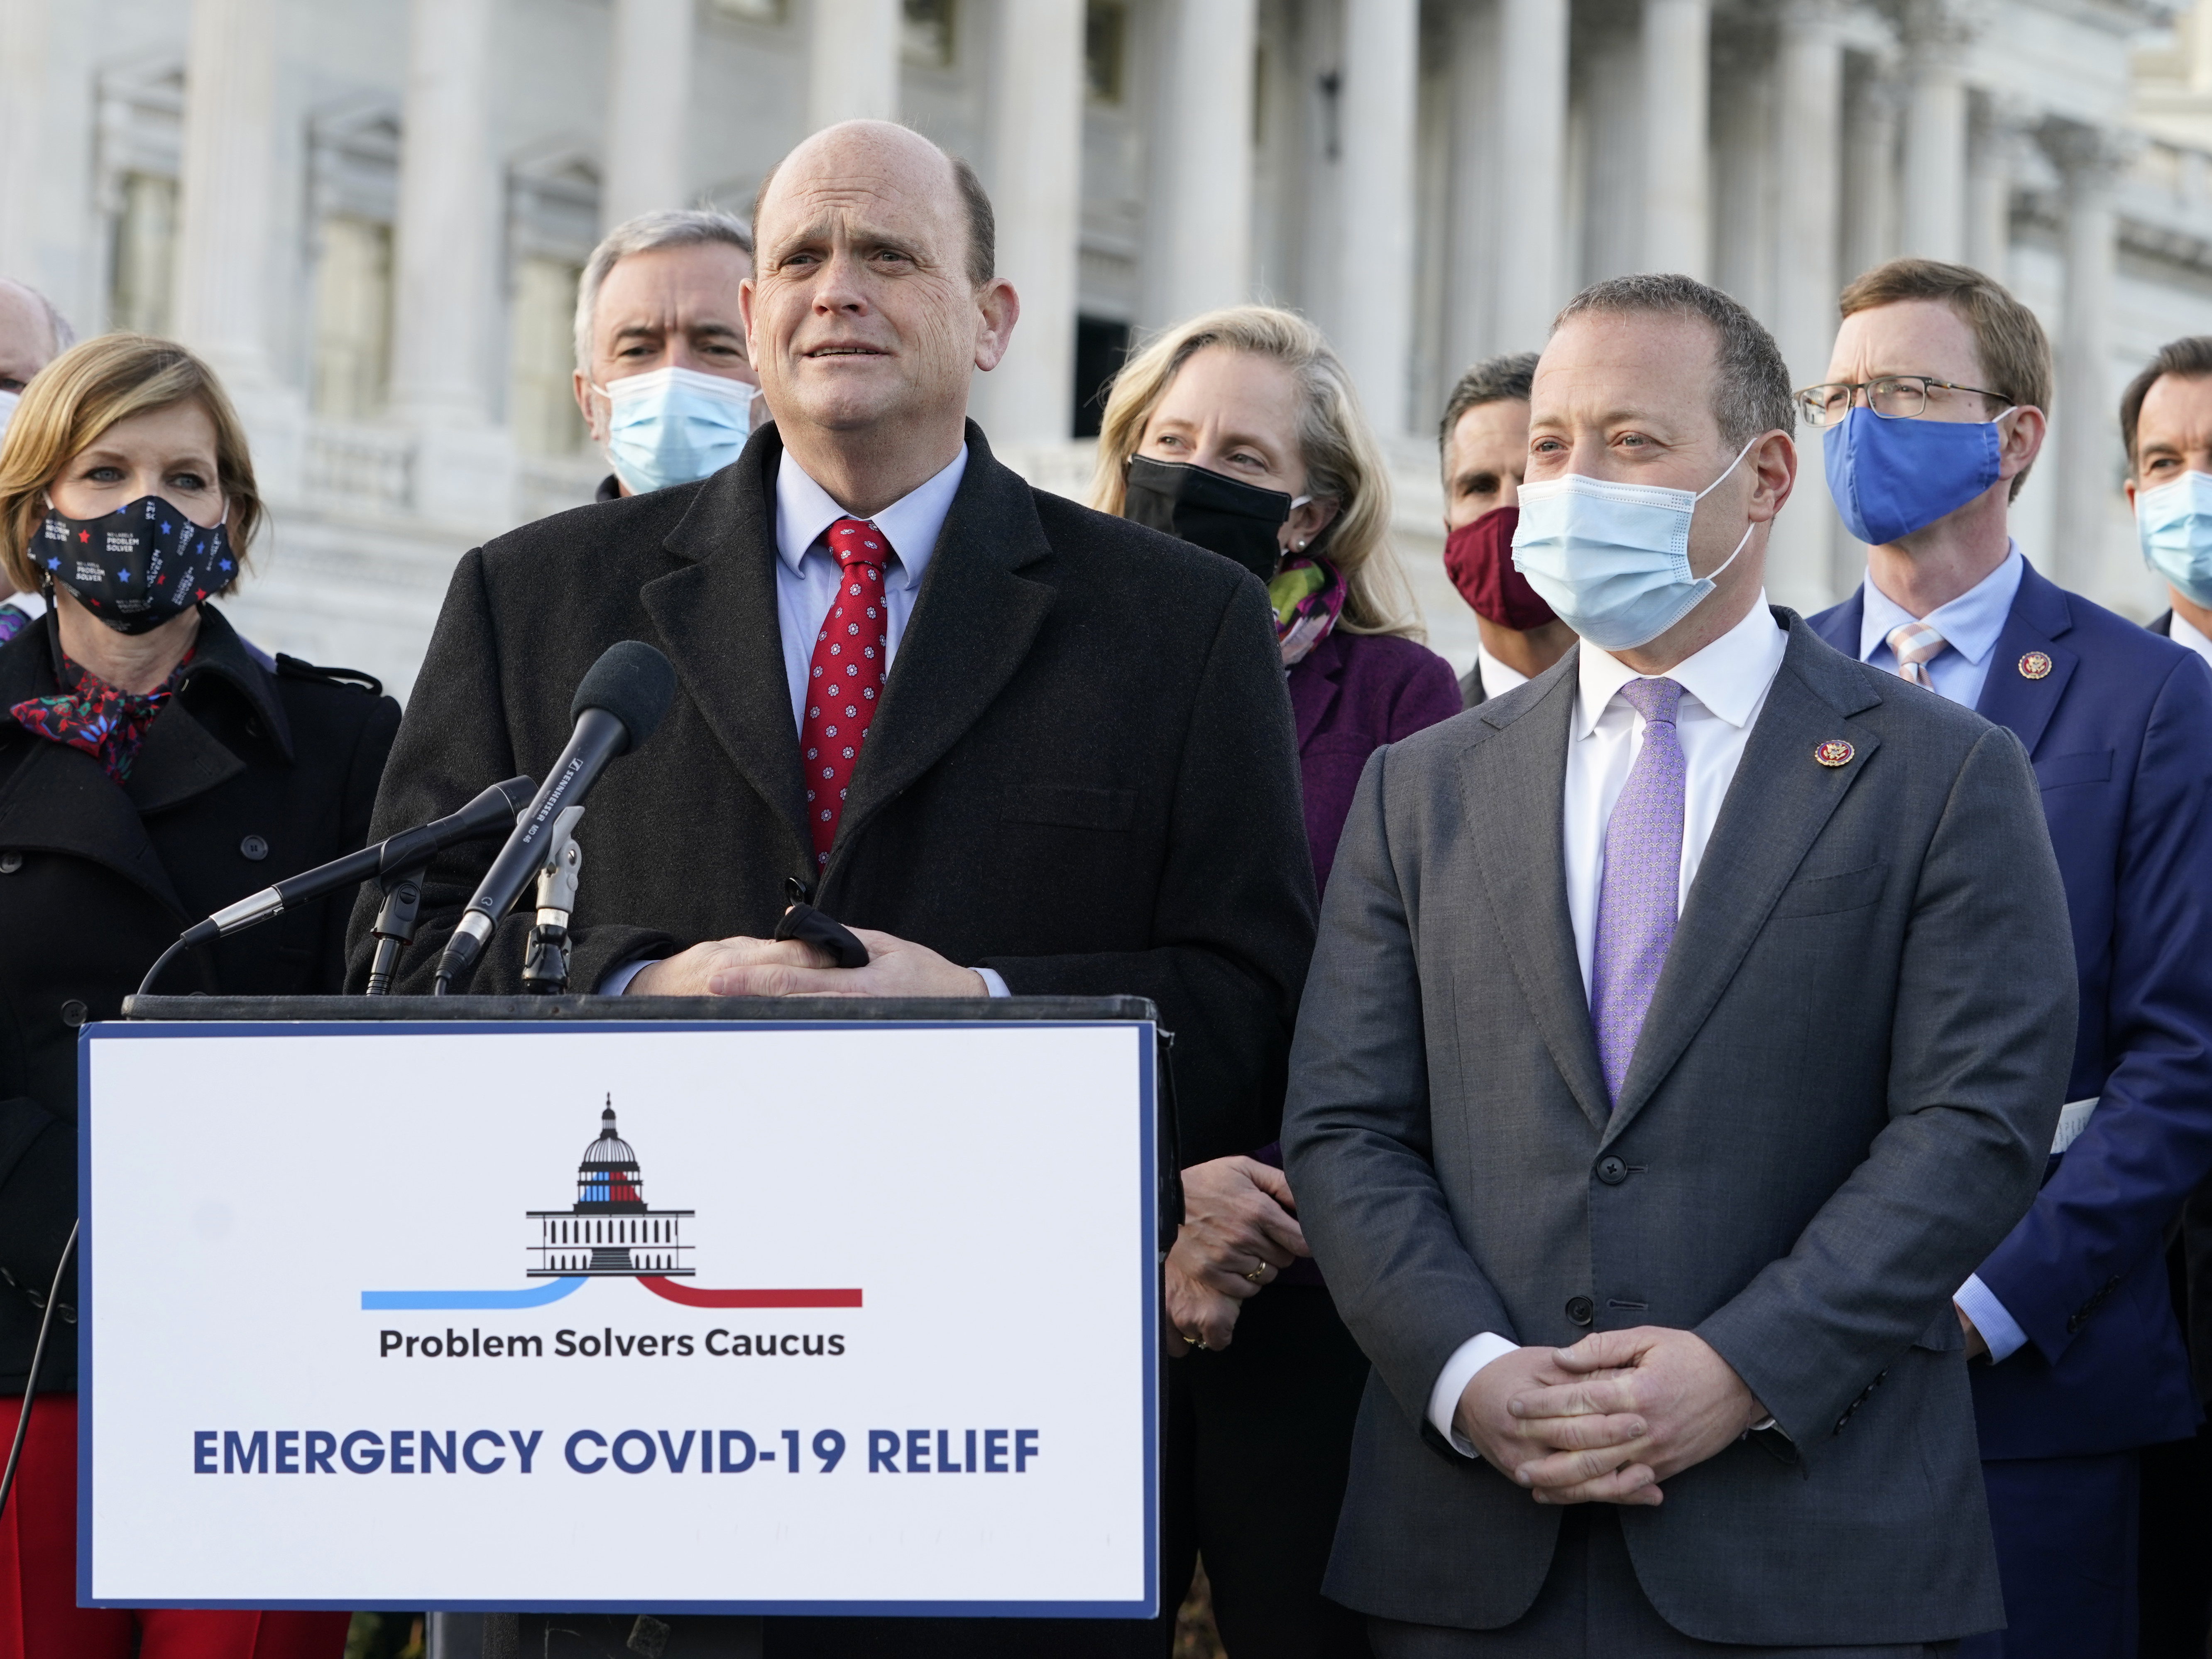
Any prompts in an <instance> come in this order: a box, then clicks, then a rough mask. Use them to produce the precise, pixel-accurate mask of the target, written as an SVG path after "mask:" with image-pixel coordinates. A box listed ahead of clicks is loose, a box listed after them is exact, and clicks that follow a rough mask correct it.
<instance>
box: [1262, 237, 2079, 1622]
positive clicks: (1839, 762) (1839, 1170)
mask: <svg viewBox="0 0 2212 1659" xmlns="http://www.w3.org/2000/svg"><path fill="white" fill-rule="evenodd" d="M1794 424H1795V411H1794V409H1793V405H1792V402H1791V397H1790V380H1789V377H1788V373H1787V370H1786V369H1785V368H1784V363H1783V361H1782V356H1781V353H1780V352H1779V351H1778V349H1776V347H1775V344H1774V342H1773V340H1772V338H1771V337H1770V336H1769V335H1768V334H1767V332H1766V331H1765V329H1763V328H1761V327H1760V326H1759V324H1758V323H1757V322H1756V321H1754V320H1753V319H1752V317H1751V316H1750V314H1749V313H1747V312H1746V311H1745V310H1744V309H1743V307H1741V306H1740V305H1738V304H1737V303H1736V302H1735V301H1733V300H1731V299H1729V297H1728V296H1727V295H1724V294H1722V293H1719V292H1718V291H1717V290H1716V289H1711V288H1707V287H1706V286H1705V284H1703V283H1698V282H1694V281H1692V280H1691V279H1690V278H1688V277H1686V276H1658V275H1650V276H1628V277H1621V278H1617V279H1615V280H1613V281H1611V282H1607V283H1599V284H1598V285H1597V286H1595V288H1592V289H1589V290H1587V291H1586V292H1585V293H1583V295H1581V296H1580V297H1579V298H1577V300H1575V301H1573V302H1572V303H1571V304H1570V305H1569V306H1568V307H1567V308H1566V310H1565V312H1563V313H1561V314H1560V317H1559V321H1558V323H1557V324H1556V325H1555V326H1554V328H1553V334H1552V337H1551V341H1550V343H1548V345H1547V347H1546V348H1545V350H1544V353H1543V356H1542V358H1541V361H1540V362H1539V363H1538V365H1537V368H1536V373H1535V376H1534V383H1533V386H1532V387H1531V392H1530V404H1529V435H1530V436H1529V446H1528V477H1527V480H1526V482H1525V483H1523V484H1522V487H1521V490H1520V506H1521V520H1520V525H1519V528H1518V530H1517V532H1516V535H1515V538H1514V558H1515V563H1516V566H1517V568H1519V570H1520V571H1521V573H1522V574H1524V575H1525V576H1526V577H1527V578H1528V581H1529V583H1530V584H1531V586H1533V587H1534V589H1535V591H1536V592H1537V593H1538V594H1540V595H1541V597H1542V599H1544V601H1545V603H1546V604H1547V605H1550V606H1551V608H1552V609H1553V611H1556V612H1557V613H1558V614H1559V617H1560V618H1561V619H1562V620H1563V621H1565V623H1567V624H1568V625H1569V626H1570V627H1571V628H1572V629H1574V631H1575V632H1576V634H1577V635H1579V643H1578V644H1577V645H1576V646H1575V647H1573V648H1571V649H1570V650H1569V651H1568V653H1567V654H1566V655H1565V657H1564V658H1563V659H1561V660H1560V661H1559V663H1558V664H1557V665H1555V666H1553V668H1551V669H1550V670H1548V671H1546V672H1545V673H1543V674H1541V675H1539V676H1537V677H1536V678H1534V679H1533V680H1531V681H1529V682H1528V684H1525V685H1522V686H1518V687H1516V688H1515V689H1514V690H1510V691H1508V692H1506V693H1504V695H1503V696H1494V697H1492V698H1490V699H1489V700H1488V701H1486V702H1484V703H1482V704H1481V705H1480V706H1479V707H1478V708H1475V709H1474V710H1473V711H1472V712H1470V713H1469V714H1467V715H1466V716H1464V717H1463V718H1462V719H1459V720H1449V721H1446V722H1445V723H1444V724H1443V725H1442V726H1431V728H1430V729H1429V730H1428V731H1426V732H1419V733H1417V734H1415V735H1414V736H1413V737H1412V738H1407V740H1406V741H1405V742H1403V743H1400V744H1392V745H1391V746H1389V748H1386V749H1383V750H1378V751H1376V755H1375V756H1374V757H1373V758H1372V759H1371V760H1370V762H1369V763H1368V767H1367V771H1366V775H1365V776H1364V778H1363V779H1362V780H1361V782H1360V786H1359V793H1358V798H1357V799H1356V800H1355V802H1354V804H1353V806H1352V814H1351V817H1350V820H1349V822H1348V823H1347V824H1346V829H1345V832H1344V840H1343V842H1342V844H1341V846H1340V848H1339V850H1338V853H1337V862H1336V866H1335V871H1334V874H1333V875H1332V877H1331V878H1330V881H1329V886H1328V897H1327V902H1325V904H1324V905H1323V907H1322V921H1321V935H1320V940H1319V943H1318V945H1317V946H1316V951H1315V955H1314V959H1313V965H1312V968H1311V969H1310V973H1309V975H1308V977H1307V981H1306V994H1305V996H1304V1000H1303V1002H1302V1005H1301V1013H1300V1017H1299V1021H1298V1026H1297V1036H1296V1039H1295V1042H1294V1044H1293V1047H1292V1050H1291V1070H1290V1077H1291V1084H1290V1096H1289V1100H1288V1103H1287V1104H1286V1106H1285V1114H1284V1123H1283V1146H1284V1151H1285V1153H1286V1154H1287V1155H1288V1164H1289V1174H1290V1177H1291V1183H1292V1185H1293V1186H1294V1187H1295V1188H1297V1194H1298V1199H1299V1204H1298V1219H1299V1221H1300V1222H1301V1223H1302V1224H1303V1225H1304V1228H1305V1231H1306V1237H1307V1239H1308V1241H1309V1242H1310V1243H1311V1245H1312V1247H1313V1251H1314V1255H1315V1258H1316V1261H1318V1262H1319V1263H1320V1264H1321V1267H1322V1271H1323V1272H1325V1273H1327V1274H1328V1282H1329V1285H1330V1287H1331V1289H1332V1290H1334V1291H1335V1293H1336V1297H1337V1306H1338V1308H1339V1310H1340V1312H1341V1313H1342V1314H1343V1316H1344V1319H1345V1322H1346V1324H1348V1325H1349V1326H1350V1327H1351V1328H1352V1334H1354V1335H1355V1336H1356V1337H1358V1340H1359V1345H1360V1346H1361V1347H1362V1348H1364V1350H1365V1351H1366V1352H1367V1354H1368V1356H1369V1358H1371V1359H1372V1360H1373V1361H1374V1364H1375V1370H1374V1374H1373V1376H1372V1377H1371V1378H1370V1382H1369V1383H1368V1389H1367V1395H1366V1398H1365V1400H1364V1401H1363V1402H1362V1407H1361V1412H1360V1417H1359V1422H1358V1429H1357V1431H1356V1433H1355V1438H1354V1441H1353V1446H1352V1476H1351V1481H1350V1485H1349V1487H1348V1489H1347V1491H1346V1497H1345V1504H1344V1511H1343V1516H1342V1518H1341V1520H1340V1522H1339V1524H1338V1528H1337V1534H1336V1547H1335V1550H1334V1555H1333V1556H1332V1559H1331V1560H1330V1564H1329V1571H1328V1577H1327V1579H1326V1581H1325V1582H1324V1584H1323V1589H1324V1590H1325V1591H1326V1593H1327V1594H1328V1595H1329V1596H1331V1597H1332V1598H1333V1599H1334V1600H1336V1601H1341V1602H1343V1603H1345V1604H1346V1605H1347V1606H1350V1607H1357V1608H1359V1609H1360V1610H1362V1611H1364V1612H1365V1613H1369V1614H1370V1638H1371V1640H1372V1642H1373V1644H1374V1648H1375V1650H1376V1653H1377V1654H1378V1655H1380V1656H1382V1659H1400V1656H1421V1659H1431V1656H1448V1655H1449V1656H1458V1655H1468V1656H1486V1655H1500V1656H1509V1655H1510V1656H1522V1655H1527V1656H1543V1659H1571V1656H1575V1655H1585V1654H1597V1653H1613V1652H1620V1653H1635V1654H1639V1655H1653V1654H1692V1653H1699V1654H1709V1653H1712V1652H1714V1651H1715V1648H1714V1646H1713V1645H1712V1644H1735V1645H1733V1646H1730V1647H1729V1648H1728V1649H1727V1651H1729V1652H1732V1653H1736V1654H1741V1655H1744V1656H1746V1659H1748V1656H1750V1655H1752V1654H1753V1653H1758V1654H1769V1653H1776V1652H1789V1653H1798V1654H1821V1655H1827V1656H1831V1659H1841V1656H1845V1655H1854V1656H1857V1655H1868V1654H1873V1653H1877V1652H1879V1653H1889V1652H1893V1651H1895V1652H1899V1653H1901V1652H1903V1651H1905V1650H1908V1649H1909V1650H1911V1651H1913V1652H1919V1651H1922V1650H1923V1644H1931V1643H1947V1642H1948V1641H1950V1640H1952V1639H1953V1638H1958V1637H1960V1636H1963V1635H1966V1634H1968V1633H1970V1632H1980V1631H1984V1630H1988V1629H1990V1628H1992V1627H1994V1626H1997V1625H1999V1624H2000V1623H2002V1620H2003V1606H2002V1601H2001V1599H2000V1597H1999V1595H1998V1588H1997V1576H1996V1559H1995V1557H1994V1554H1993V1552H1992V1549H1991V1545H1990V1528H1989V1519H1988V1516H1987V1513H1986V1510H1985V1509H1984V1503H1983V1498H1982V1487H1981V1478H1980V1470H1979V1467H1978V1457H1977V1454H1976V1450H1975V1443H1974V1418H1973V1406H1972V1400H1971V1398H1970V1396H1969V1392H1968V1387H1967V1379H1966V1356H1965V1353H1964V1351H1963V1350H1964V1342H1963V1338H1962V1334H1961V1332H1960V1326H1959V1322H1958V1320H1957V1319H1956V1317H1955V1316H1954V1315H1953V1313H1952V1311H1951V1305H1950V1303H1951V1295H1952V1292H1953V1291H1954V1290H1955V1289H1956V1288H1957V1286H1958V1284H1959V1282H1960V1280H1961V1279H1963V1278H1964V1277H1965V1275H1966V1273H1969V1272H1971V1271H1972V1268H1973V1267H1974V1265H1975V1264H1976V1263H1977V1262H1978V1261H1981V1260H1982V1259H1983V1257H1984V1255H1986V1254H1987V1253H1988V1251H1989V1250H1990V1248H1991V1247H1992V1246H1993V1245H1994V1244H1995V1243H1996V1241H1997V1240H1999V1239H2001V1238H2002V1237H2004V1235H2005V1233H2006V1232H2007V1231H2008V1230H2009V1229H2010V1227H2011V1226H2012V1225H2013V1224H2014V1223H2015V1221H2017V1220H2018V1219H2019V1218H2020V1216H2021V1213H2022V1212H2024V1211H2025V1210H2026V1209H2027V1206H2028V1204H2029V1202H2030V1201H2031V1200H2033V1198H2034V1195H2035V1190H2036V1182H2037V1180H2038V1178H2039V1176H2040V1175H2041V1174H2042V1171H2043V1164H2044V1153H2045V1151H2046V1150H2047V1149H2048V1147H2049V1146H2050V1135H2051V1129H2052V1127H2053V1126H2054V1125H2055V1124H2056V1122H2057V1116H2058V1108H2059V1103H2060V1102H2061V1101H2062V1100H2063V1098H2064V1095H2063V1090H2064V1085H2065V1082H2066V1067H2067V1060H2068V1057H2069V1054H2070V1051H2071V1048H2072V1035H2071V1033H2072V1022H2071V1020H2070V1018H2069V1014H2070V1011H2071V1009H2072V1006H2073V1002H2074V972H2073V962H2072V953H2071V951H2070V950H2069V940H2068V938H2067V929H2066V906H2065V902H2064V899H2063V890H2062V889H2061V887H2060V884H2059V877H2058V870H2057V864H2056V861H2055V860H2054V859H2053V857H2052V854H2051V842H2050V837H2049V836H2047V835H2046V834H2045V831H2044V828H2043V822H2042V815H2041V808H2040V805H2039V801H2038V799H2037V790H2036V780H2035V775H2034V773H2033V771H2032V770H2031V769H2030V768H2029V766H2028V763H2027V757H2025V755H2024V754H2023V753H2022V752H2021V746H2020V744H2019V741H2018V740H2017V739H2016V738H2014V737H2013V736H2012V734H2011V733H2010V732H2006V731H2004V730H2002V728H2000V727H1997V726H1991V725H1990V723H1989V722H1987V721H1985V720H1982V719H1980V718H1979V717H1978V716H1976V715H1974V714H1972V713H1971V712H1970V711H1968V710H1966V709H1963V708H1958V707H1956V706H1955V705H1954V704H1951V703H1948V702H1945V701H1944V700H1943V699H1942V698H1940V697H1936V696H1929V695H1928V694H1927V693H1925V692H1923V691H1922V690H1919V689H1917V687H1913V686H1909V685H1905V684H1902V683H1900V682H1899V680H1897V679H1896V678H1894V677H1893V676H1889V675H1885V674H1883V673H1881V671H1878V670H1875V669H1873V668H1870V667H1869V666H1867V665H1863V664H1861V663H1858V662H1856V661H1854V660H1852V659H1850V658H1848V657H1845V656H1844V655H1842V654H1841V653H1838V652H1836V651H1833V650H1831V649H1830V648H1828V647H1826V645H1824V644H1823V643H1822V642H1821V641H1820V639H1819V638H1818V637H1817V636H1816V635H1814V634H1813V632H1812V631H1811V630H1810V629H1808V628H1807V626H1806V624H1805V623H1804V622H1803V621H1802V619H1801V618H1800V617H1797V616H1796V615H1795V614H1793V613H1792V612H1790V611H1786V610H1784V609H1782V608H1780V607H1778V606H1770V605H1768V604H1767V603H1766V599H1765V592H1763V588H1762V584H1763V579H1764V574H1765V559H1766V546H1767V538H1768V536H1769V533H1770V532H1771V529H1772V526H1773V522H1774V519H1775V515H1776V514H1777V513H1779V512H1780V511H1781V509H1782V507H1783V505H1784V502H1785V501H1787V500H1788V499H1789V496H1790V489H1791V486H1792V485H1793V483H1795V482H1796V451H1795V448H1794V447H1793V445H1792V443H1791V441H1790V431H1791V428H1792V427H1793V426H1794ZM1547 803H1548V805H1547ZM1532 808H1533V810H1532Z"/></svg>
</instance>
